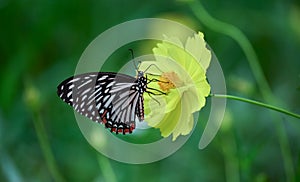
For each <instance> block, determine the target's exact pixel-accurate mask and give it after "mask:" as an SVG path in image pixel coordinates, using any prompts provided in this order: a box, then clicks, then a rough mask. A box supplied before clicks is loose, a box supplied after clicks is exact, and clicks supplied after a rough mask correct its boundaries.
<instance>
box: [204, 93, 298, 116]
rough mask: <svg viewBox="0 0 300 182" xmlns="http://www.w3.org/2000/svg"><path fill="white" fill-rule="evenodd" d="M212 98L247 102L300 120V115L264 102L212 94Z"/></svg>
mask: <svg viewBox="0 0 300 182" xmlns="http://www.w3.org/2000/svg"><path fill="white" fill-rule="evenodd" d="M210 96H211V97H218V98H227V99H233V100H238V101H242V102H247V103H249V104H254V105H258V106H261V107H265V108H268V109H271V110H274V111H278V112H281V113H283V114H286V115H289V116H292V117H295V118H298V119H300V115H299V114H296V113H292V112H290V111H288V110H286V109H282V108H279V107H276V106H273V105H270V104H265V103H262V102H259V101H255V100H251V99H246V98H243V97H238V96H234V95H223V94H210Z"/></svg>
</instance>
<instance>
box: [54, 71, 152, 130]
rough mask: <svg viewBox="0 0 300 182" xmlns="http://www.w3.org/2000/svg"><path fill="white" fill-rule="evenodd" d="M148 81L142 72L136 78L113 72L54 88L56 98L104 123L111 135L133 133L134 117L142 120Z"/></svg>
mask: <svg viewBox="0 0 300 182" xmlns="http://www.w3.org/2000/svg"><path fill="white" fill-rule="evenodd" d="M148 83H149V82H148V80H147V78H146V77H145V76H144V73H143V72H142V71H139V72H138V76H137V78H134V77H132V76H129V75H125V74H120V73H112V72H91V73H84V74H80V75H75V76H73V77H70V78H68V79H66V80H64V81H63V82H62V83H61V84H59V85H58V87H57V94H58V96H59V97H60V98H61V99H62V100H63V101H64V102H66V103H67V104H69V105H71V106H72V107H73V108H74V110H75V111H77V112H78V113H80V114H81V115H84V116H86V117H88V118H90V119H91V120H93V121H95V122H98V123H103V124H104V125H105V127H107V128H109V129H110V131H111V132H115V133H117V134H118V133H123V134H126V133H132V131H133V130H134V129H135V121H136V117H137V118H138V119H139V120H140V121H142V120H144V100H143V94H144V92H147V84H148Z"/></svg>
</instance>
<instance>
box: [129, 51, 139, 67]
mask: <svg viewBox="0 0 300 182" xmlns="http://www.w3.org/2000/svg"><path fill="white" fill-rule="evenodd" d="M128 50H129V51H130V53H131V59H133V64H134V67H135V69H136V70H138V67H137V65H136V62H135V61H134V54H133V50H132V49H128Z"/></svg>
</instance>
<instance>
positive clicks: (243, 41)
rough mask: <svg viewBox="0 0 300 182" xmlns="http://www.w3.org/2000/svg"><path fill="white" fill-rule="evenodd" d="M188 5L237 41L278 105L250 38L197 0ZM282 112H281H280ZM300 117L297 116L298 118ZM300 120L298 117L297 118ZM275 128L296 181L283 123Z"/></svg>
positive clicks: (270, 98)
mask: <svg viewBox="0 0 300 182" xmlns="http://www.w3.org/2000/svg"><path fill="white" fill-rule="evenodd" d="M188 5H189V6H190V8H191V9H192V11H193V13H194V14H195V16H196V17H197V18H198V19H199V20H200V21H201V22H202V23H203V24H204V25H206V26H207V27H209V28H210V29H212V30H214V31H216V32H219V33H221V34H225V35H227V36H229V37H231V38H232V39H233V40H235V41H236V42H237V43H238V44H239V46H240V47H241V48H242V50H243V51H244V53H245V55H246V57H247V60H248V62H249V65H250V68H251V70H252V73H253V75H254V77H255V79H256V81H257V83H258V86H259V89H260V91H261V94H262V96H263V98H264V99H265V100H266V101H267V102H270V103H277V99H276V98H275V97H274V96H273V93H272V91H271V89H270V86H269V84H268V82H267V79H266V77H265V76H264V74H263V70H262V68H261V66H260V64H259V60H258V58H257V55H256V53H255V51H254V48H253V47H252V45H251V43H250V41H249V40H248V38H247V37H246V36H245V35H244V34H243V32H242V31H241V30H239V29H238V28H237V27H235V26H233V25H230V24H227V23H224V22H222V21H220V20H217V19H215V18H213V17H212V16H211V15H210V14H209V13H208V12H207V11H206V10H205V8H204V7H203V6H202V4H201V3H200V2H199V1H197V0H192V1H189V2H188ZM280 112H281V111H280ZM297 116H298V115H296V117H297ZM297 118H298V117H297ZM275 127H276V129H277V134H278V139H279V145H280V149H281V152H282V157H283V161H284V168H285V173H286V178H287V181H295V171H294V167H293V159H292V154H291V149H290V144H289V142H288V136H287V133H286V131H285V129H284V125H283V123H282V122H276V123H275Z"/></svg>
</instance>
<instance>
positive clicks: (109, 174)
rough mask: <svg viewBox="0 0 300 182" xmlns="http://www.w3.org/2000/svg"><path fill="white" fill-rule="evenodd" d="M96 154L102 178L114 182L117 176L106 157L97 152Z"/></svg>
mask: <svg viewBox="0 0 300 182" xmlns="http://www.w3.org/2000/svg"><path fill="white" fill-rule="evenodd" d="M97 156H98V164H99V167H100V169H101V171H102V174H103V178H104V180H105V181H110V182H116V181H117V178H116V175H115V173H114V170H113V168H112V166H111V165H110V162H109V160H108V158H106V157H105V156H102V155H100V154H97Z"/></svg>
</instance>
